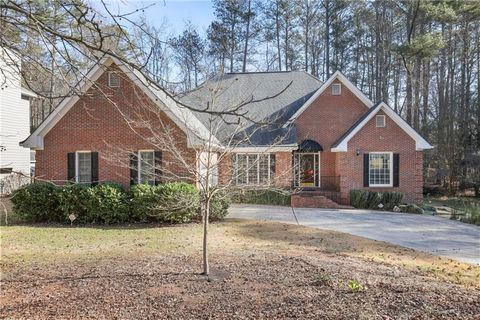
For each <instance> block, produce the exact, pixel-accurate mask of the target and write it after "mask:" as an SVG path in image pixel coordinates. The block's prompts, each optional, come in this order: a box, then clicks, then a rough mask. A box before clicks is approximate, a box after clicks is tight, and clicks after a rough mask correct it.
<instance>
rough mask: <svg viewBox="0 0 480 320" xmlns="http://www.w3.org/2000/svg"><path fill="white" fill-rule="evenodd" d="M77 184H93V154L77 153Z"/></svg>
mask: <svg viewBox="0 0 480 320" xmlns="http://www.w3.org/2000/svg"><path fill="white" fill-rule="evenodd" d="M76 176H77V182H78V183H91V182H92V154H91V152H77V173H76Z"/></svg>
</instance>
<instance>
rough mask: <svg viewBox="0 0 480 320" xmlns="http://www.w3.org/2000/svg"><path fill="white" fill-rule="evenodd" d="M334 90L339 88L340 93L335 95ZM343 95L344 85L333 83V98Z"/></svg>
mask: <svg viewBox="0 0 480 320" xmlns="http://www.w3.org/2000/svg"><path fill="white" fill-rule="evenodd" d="M333 88H338V93H335V90H334V89H333ZM341 95H342V84H341V83H333V84H332V96H341Z"/></svg>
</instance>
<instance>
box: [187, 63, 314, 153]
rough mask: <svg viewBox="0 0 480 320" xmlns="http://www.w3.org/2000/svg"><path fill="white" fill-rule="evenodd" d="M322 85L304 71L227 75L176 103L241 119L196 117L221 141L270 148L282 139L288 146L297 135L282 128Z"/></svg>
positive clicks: (292, 129)
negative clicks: (242, 140)
mask: <svg viewBox="0 0 480 320" xmlns="http://www.w3.org/2000/svg"><path fill="white" fill-rule="evenodd" d="M321 84H322V83H321V81H320V80H318V79H317V78H315V77H313V76H311V75H309V74H308V73H306V72H303V71H284V72H252V73H228V74H225V75H222V76H216V77H214V78H212V79H210V80H207V81H206V82H205V83H203V84H202V85H200V86H199V87H197V88H196V89H194V90H192V91H189V92H186V93H185V94H183V95H182V96H181V97H180V98H179V100H180V101H181V102H182V103H183V104H185V105H188V106H192V107H195V108H205V109H206V110H214V111H223V112H225V111H232V110H235V113H236V114H242V115H244V117H238V116H233V115H223V116H221V117H219V116H212V115H211V114H208V113H201V112H197V113H196V114H195V115H196V116H197V117H198V118H199V119H200V121H202V122H203V123H204V124H205V125H206V127H207V128H209V129H212V131H213V132H215V135H216V136H217V138H219V139H220V140H225V139H229V138H231V137H232V135H236V137H237V138H242V137H246V136H248V138H249V139H248V141H247V142H246V144H248V145H271V144H272V143H273V142H274V141H275V139H276V141H275V143H278V144H280V141H278V138H279V137H283V140H282V141H281V144H291V143H295V142H296V131H295V130H294V128H284V129H282V128H281V127H282V125H283V124H284V123H285V122H286V121H287V120H288V119H289V117H290V116H291V115H293V114H294V113H295V112H296V111H297V110H298V109H299V108H300V107H301V106H302V105H303V104H304V103H305V102H306V101H307V100H308V98H309V97H310V96H311V95H312V94H313V93H314V92H315V91H316V90H317V89H318V88H319V87H320V86H321ZM245 118H246V119H245Z"/></svg>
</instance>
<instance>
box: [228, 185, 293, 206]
mask: <svg viewBox="0 0 480 320" xmlns="http://www.w3.org/2000/svg"><path fill="white" fill-rule="evenodd" d="M229 193H230V194H231V200H232V202H233V203H250V204H269V205H277V206H290V198H291V197H290V194H289V193H288V192H284V191H283V190H278V189H231V190H229Z"/></svg>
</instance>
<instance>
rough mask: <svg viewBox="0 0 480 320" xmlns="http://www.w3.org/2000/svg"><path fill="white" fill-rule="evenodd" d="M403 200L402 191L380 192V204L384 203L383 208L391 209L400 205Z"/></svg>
mask: <svg viewBox="0 0 480 320" xmlns="http://www.w3.org/2000/svg"><path fill="white" fill-rule="evenodd" d="M402 201H403V193H402V192H397V191H393V192H383V193H382V204H383V205H384V207H383V209H384V210H393V208H395V207H398V206H400V204H401V203H402Z"/></svg>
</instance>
